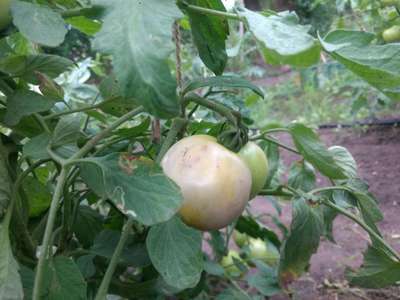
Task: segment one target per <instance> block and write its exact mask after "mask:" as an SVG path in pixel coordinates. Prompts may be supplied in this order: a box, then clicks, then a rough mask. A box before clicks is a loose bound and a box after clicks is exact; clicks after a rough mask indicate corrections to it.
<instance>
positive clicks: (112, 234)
mask: <svg viewBox="0 0 400 300" xmlns="http://www.w3.org/2000/svg"><path fill="white" fill-rule="evenodd" d="M120 237H121V232H119V231H116V230H109V229H105V230H103V231H102V232H100V234H98V235H97V236H96V238H95V240H94V243H93V246H92V247H91V248H90V253H92V254H95V255H99V256H102V257H106V258H108V259H111V257H112V255H113V253H114V250H115V247H116V246H117V244H118V241H119V239H120ZM119 262H120V263H123V264H126V265H129V266H132V267H137V268H139V267H145V266H148V265H150V263H151V262H150V258H149V256H148V253H147V249H146V245H145V244H144V243H143V242H141V241H140V242H139V241H137V240H136V239H135V237H134V236H133V235H130V236H129V237H128V240H127V242H126V243H125V247H124V249H123V251H122V254H121V256H120V258H119Z"/></svg>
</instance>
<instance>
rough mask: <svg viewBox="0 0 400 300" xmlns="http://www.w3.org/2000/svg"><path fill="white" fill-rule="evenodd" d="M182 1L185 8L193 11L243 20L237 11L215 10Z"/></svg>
mask: <svg viewBox="0 0 400 300" xmlns="http://www.w3.org/2000/svg"><path fill="white" fill-rule="evenodd" d="M181 3H182V4H183V6H184V8H185V9H187V10H190V11H193V12H198V13H201V14H205V15H211V16H217V17H223V18H227V19H232V20H238V21H242V17H240V16H239V15H238V14H235V13H228V12H225V11H220V10H214V9H210V8H205V7H201V6H197V5H191V4H187V3H186V2H185V1H182V2H181Z"/></svg>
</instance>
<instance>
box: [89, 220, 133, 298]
mask: <svg viewBox="0 0 400 300" xmlns="http://www.w3.org/2000/svg"><path fill="white" fill-rule="evenodd" d="M132 223H133V219H132V218H129V217H128V220H127V221H126V223H125V225H124V227H123V228H122V232H121V237H120V239H119V241H118V244H117V247H116V248H115V250H114V253H113V255H112V257H111V260H110V263H109V265H108V267H107V270H106V273H105V274H104V277H103V280H102V281H101V284H100V287H99V289H98V291H97V295H96V298H95V300H103V299H106V296H107V291H108V287H109V285H110V282H111V279H112V276H113V274H114V272H115V269H116V268H117V265H118V260H119V257H120V256H121V253H122V250H123V249H124V246H125V243H126V241H127V240H128V237H129V233H130V232H131V227H132Z"/></svg>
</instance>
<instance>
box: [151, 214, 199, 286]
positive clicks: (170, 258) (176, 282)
mask: <svg viewBox="0 0 400 300" xmlns="http://www.w3.org/2000/svg"><path fill="white" fill-rule="evenodd" d="M146 245H147V249H148V251H149V255H150V259H151V261H152V262H153V265H154V267H155V268H156V269H157V271H158V272H159V273H160V274H161V276H162V277H163V278H164V280H165V281H166V282H167V283H168V284H169V285H171V286H173V287H176V288H179V289H185V288H189V287H194V286H196V284H197V283H198V282H199V280H200V275H201V272H202V271H203V255H202V252H201V233H200V231H197V230H195V229H193V228H190V227H188V226H186V225H185V224H184V223H183V222H182V221H181V220H180V219H179V218H178V217H174V218H172V219H171V220H169V221H168V222H165V223H162V224H159V225H155V226H153V227H151V228H150V231H149V234H148V236H147V240H146Z"/></svg>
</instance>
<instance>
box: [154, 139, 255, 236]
mask: <svg viewBox="0 0 400 300" xmlns="http://www.w3.org/2000/svg"><path fill="white" fill-rule="evenodd" d="M161 166H162V168H163V170H164V173H165V174H166V175H167V176H168V177H170V178H171V179H172V180H173V181H174V182H175V183H176V184H177V185H178V186H179V187H180V189H181V192H182V195H183V199H184V200H183V204H182V207H181V208H180V210H179V213H180V215H181V216H182V219H183V221H184V222H185V223H186V224H187V225H189V226H192V227H194V228H197V229H200V230H211V229H220V228H223V227H225V226H227V225H228V224H230V223H231V222H232V221H233V220H234V219H236V218H237V217H239V216H240V215H241V214H242V212H243V210H244V208H245V206H246V204H247V202H248V200H249V196H250V189H251V174H250V170H249V168H248V167H247V166H246V164H245V163H244V162H243V161H242V160H241V159H240V158H239V156H238V155H237V154H236V153H234V152H232V151H230V150H228V149H226V148H225V147H223V146H222V145H220V144H218V143H217V142H216V139H215V138H214V137H211V136H208V135H194V136H190V137H186V138H184V139H182V140H180V141H179V142H177V143H176V144H174V145H173V146H172V147H171V148H170V149H169V150H168V152H167V153H166V154H165V156H164V158H163V159H162V161H161Z"/></svg>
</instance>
